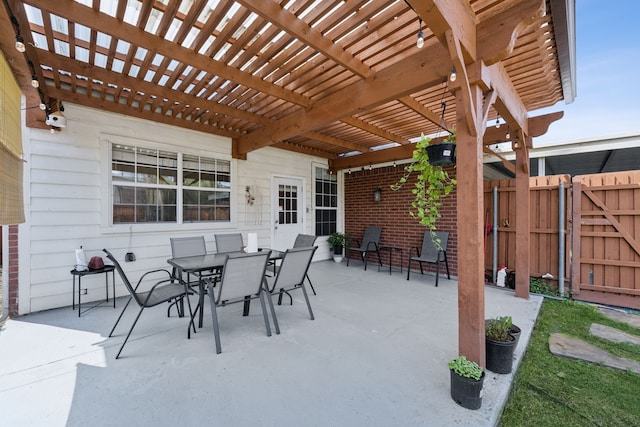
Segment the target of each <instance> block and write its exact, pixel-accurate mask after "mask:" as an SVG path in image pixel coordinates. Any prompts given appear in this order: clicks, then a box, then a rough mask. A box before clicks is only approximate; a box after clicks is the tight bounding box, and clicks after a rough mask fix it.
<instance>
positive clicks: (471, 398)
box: [449, 356, 484, 409]
mask: <svg viewBox="0 0 640 427" xmlns="http://www.w3.org/2000/svg"><path fill="white" fill-rule="evenodd" d="M449 372H450V376H451V398H452V399H453V401H454V402H456V403H457V404H458V405H460V406H462V407H463V408H467V409H479V408H480V406H481V405H482V385H483V383H484V370H483V369H482V367H480V365H478V364H477V363H476V362H473V361H471V360H468V359H467V358H466V357H465V356H458V357H456V358H455V359H453V360H451V361H449Z"/></svg>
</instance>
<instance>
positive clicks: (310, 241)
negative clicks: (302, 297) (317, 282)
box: [293, 234, 318, 295]
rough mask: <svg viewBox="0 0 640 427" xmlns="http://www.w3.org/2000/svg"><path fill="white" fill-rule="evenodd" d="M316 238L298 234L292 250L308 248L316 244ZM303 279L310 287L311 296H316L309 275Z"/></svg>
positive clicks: (310, 235) (311, 235)
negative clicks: (305, 279)
mask: <svg viewBox="0 0 640 427" xmlns="http://www.w3.org/2000/svg"><path fill="white" fill-rule="evenodd" d="M317 238H318V237H317V236H314V235H313V234H298V235H297V236H296V240H295V242H293V247H294V248H310V247H311V246H313V245H314V244H315V243H316V239H317ZM305 277H306V278H307V281H308V282H309V286H311V291H312V292H313V294H314V295H318V294H316V290H315V288H314V287H313V283H311V279H310V278H309V273H307V274H305Z"/></svg>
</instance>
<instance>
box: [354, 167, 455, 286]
mask: <svg viewBox="0 0 640 427" xmlns="http://www.w3.org/2000/svg"><path fill="white" fill-rule="evenodd" d="M404 174H405V171H404V167H403V166H397V167H393V166H386V167H382V168H375V169H372V170H369V169H368V168H365V169H364V170H359V171H357V172H351V173H348V172H345V174H344V177H345V179H344V182H345V185H344V191H345V197H344V199H345V231H346V232H348V233H349V234H351V236H352V237H355V238H357V239H359V240H360V241H362V236H363V235H364V230H365V228H366V227H367V226H368V225H370V226H379V227H382V236H381V238H380V244H381V246H396V247H400V248H402V250H403V252H402V259H401V260H400V259H399V258H400V257H399V256H398V254H394V259H393V265H394V266H397V267H399V266H400V262H401V263H402V268H407V264H408V260H409V249H410V248H411V247H415V246H417V247H420V248H421V247H422V238H423V236H424V232H425V231H426V228H425V227H424V226H422V225H420V223H418V220H417V219H415V218H412V217H411V216H409V209H410V208H411V201H412V200H413V194H411V189H412V188H413V186H414V183H415V178H414V176H415V174H413V175H412V176H411V178H410V179H409V180H408V181H407V183H406V184H405V185H404V186H403V187H402V188H401V189H399V190H397V191H393V190H391V188H390V185H391V184H394V183H396V182H398V181H399V180H400V178H401V177H402V176H403V175H404ZM449 174H450V175H452V176H455V169H453V168H451V170H449ZM377 188H380V189H381V190H382V197H381V201H380V202H374V201H373V193H374V191H375V190H376V189H377ZM456 197H457V194H456V190H454V191H453V192H452V193H451V194H450V195H449V196H448V197H447V198H446V199H445V200H444V204H443V206H442V208H441V209H440V213H441V214H442V218H440V219H439V220H438V222H437V224H436V225H437V227H438V230H439V231H448V232H449V243H448V246H447V259H448V261H449V269H450V271H451V274H452V275H454V276H457V275H458V250H457V248H458V234H457V227H456V222H457V221H456V200H457V198H456ZM351 256H357V255H356V254H353V253H352V254H351ZM370 260H376V257H375V255H374V256H373V258H370ZM376 261H377V260H376ZM382 262H383V264H385V265H388V263H389V260H388V255H386V254H383V255H382ZM412 267H414V269H419V267H418V265H417V263H413V264H412ZM423 267H424V268H425V269H426V270H428V271H435V264H433V265H432V264H423ZM418 271H419V270H418ZM440 272H441V274H443V272H444V273H446V272H445V269H444V266H442V267H441V270H440Z"/></svg>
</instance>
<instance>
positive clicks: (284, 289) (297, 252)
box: [265, 246, 318, 320]
mask: <svg viewBox="0 0 640 427" xmlns="http://www.w3.org/2000/svg"><path fill="white" fill-rule="evenodd" d="M316 249H318V247H317V246H313V247H303V248H293V249H288V250H287V251H286V252H285V254H284V257H283V258H282V264H280V269H279V270H278V275H277V276H275V277H266V278H265V281H266V282H267V287H268V290H269V293H270V294H272V295H273V293H274V292H278V305H280V304H282V295H283V294H284V293H286V294H288V295H289V297H290V298H291V294H289V291H292V290H294V289H302V293H303V295H304V300H305V301H306V303H307V308H308V309H309V317H310V318H311V320H314V319H315V317H314V316H313V310H311V304H310V303H309V296H308V295H307V289H306V288H305V286H304V281H305V278H306V276H307V272H308V271H309V266H310V265H311V260H312V259H313V254H314V253H315V251H316ZM291 301H292V304H293V299H292V300H291Z"/></svg>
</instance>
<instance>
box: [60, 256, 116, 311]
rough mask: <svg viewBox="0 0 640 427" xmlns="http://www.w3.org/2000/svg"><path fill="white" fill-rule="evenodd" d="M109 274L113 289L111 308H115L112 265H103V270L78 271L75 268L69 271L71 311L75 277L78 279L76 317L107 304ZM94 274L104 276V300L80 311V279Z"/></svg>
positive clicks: (74, 293) (73, 307) (114, 274)
mask: <svg viewBox="0 0 640 427" xmlns="http://www.w3.org/2000/svg"><path fill="white" fill-rule="evenodd" d="M109 272H111V285H112V289H113V298H112V299H113V308H116V273H115V267H114V266H113V265H105V266H104V267H103V268H100V269H98V270H84V271H78V270H76V269H75V268H74V269H73V270H71V275H72V276H73V292H72V295H73V302H72V305H71V309H72V310H75V309H76V277H78V317H80V315H81V314H82V313H86V312H87V311H89V310H91V309H92V308H96V307H98V306H99V305H101V304H104V303H105V302H109ZM94 274H104V289H105V292H106V299H105V300H104V301H100V302H99V303H97V304H95V305H93V306H91V307H89V308H86V309H85V310H84V311H82V308H81V307H82V302H81V297H82V278H83V277H84V276H93V275H94Z"/></svg>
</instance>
